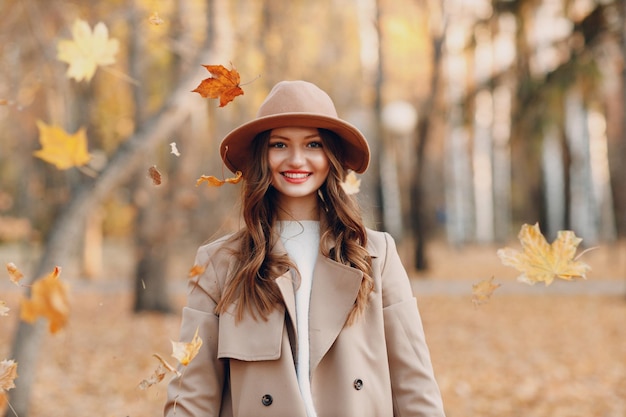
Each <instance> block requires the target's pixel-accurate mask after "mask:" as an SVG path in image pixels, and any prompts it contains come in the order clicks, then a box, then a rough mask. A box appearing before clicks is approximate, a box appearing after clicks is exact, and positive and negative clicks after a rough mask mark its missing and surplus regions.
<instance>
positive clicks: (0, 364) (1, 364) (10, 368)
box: [0, 359, 17, 393]
mask: <svg viewBox="0 0 626 417" xmlns="http://www.w3.org/2000/svg"><path fill="white" fill-rule="evenodd" d="M15 378H17V363H15V361H13V360H12V359H11V360H7V359H5V360H3V361H0V393H4V392H6V391H8V390H10V389H11V388H15V384H14V383H13V381H14V380H15Z"/></svg>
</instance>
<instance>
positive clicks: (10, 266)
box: [7, 262, 24, 286]
mask: <svg viewBox="0 0 626 417" xmlns="http://www.w3.org/2000/svg"><path fill="white" fill-rule="evenodd" d="M7 271H8V272H9V279H10V280H11V282H13V283H14V284H15V285H18V286H19V285H20V281H21V279H22V278H24V274H22V272H21V271H20V270H19V269H17V266H15V264H14V263H13V262H9V263H7Z"/></svg>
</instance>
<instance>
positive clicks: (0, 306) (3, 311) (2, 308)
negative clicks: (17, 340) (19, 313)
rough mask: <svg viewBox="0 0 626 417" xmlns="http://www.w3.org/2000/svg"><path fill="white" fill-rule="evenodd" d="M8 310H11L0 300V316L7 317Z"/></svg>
mask: <svg viewBox="0 0 626 417" xmlns="http://www.w3.org/2000/svg"><path fill="white" fill-rule="evenodd" d="M9 310H11V309H10V308H9V307H7V303H6V302H5V301H2V300H0V316H8V315H9Z"/></svg>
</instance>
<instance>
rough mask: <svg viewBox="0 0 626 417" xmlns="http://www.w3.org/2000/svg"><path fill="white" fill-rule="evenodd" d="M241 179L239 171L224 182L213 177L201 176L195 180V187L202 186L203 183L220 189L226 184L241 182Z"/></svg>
mask: <svg viewBox="0 0 626 417" xmlns="http://www.w3.org/2000/svg"><path fill="white" fill-rule="evenodd" d="M241 178H242V174H241V171H237V172H236V173H235V176H234V177H231V178H226V179H224V180H220V179H219V178H217V177H214V176H213V175H202V176H200V178H198V179H197V180H196V187H197V186H198V185H200V184H202V183H203V182H206V183H207V185H209V186H214V187H221V186H222V185H224V184H226V183H229V184H237V183H238V182H239V181H241Z"/></svg>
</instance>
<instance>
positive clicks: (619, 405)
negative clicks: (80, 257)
mask: <svg viewBox="0 0 626 417" xmlns="http://www.w3.org/2000/svg"><path fill="white" fill-rule="evenodd" d="M435 249H436V248H435ZM589 255H591V254H589ZM585 256H587V255H585ZM594 256H595V258H594V257H591V256H590V257H589V259H587V261H588V262H589V263H590V264H592V266H593V267H594V270H592V273H590V274H589V279H588V280H587V281H579V282H575V283H564V285H560V286H559V285H556V286H554V287H549V288H548V289H546V288H545V287H543V286H539V285H537V286H535V287H532V291H528V288H530V287H528V286H526V285H525V284H521V283H517V282H515V276H516V271H514V270H512V269H510V268H501V267H500V266H499V265H498V262H497V260H495V262H494V261H493V260H494V258H495V255H494V252H493V251H492V250H491V249H489V250H484V249H471V250H464V251H462V252H451V251H449V250H440V251H437V252H434V253H431V254H430V256H429V259H431V262H433V264H432V265H431V266H432V269H431V271H430V272H429V275H430V274H432V276H435V277H436V278H429V279H424V278H416V280H415V283H416V286H415V288H416V292H418V302H419V304H420V310H421V313H422V318H423V321H424V327H425V331H426V334H427V339H428V343H429V346H430V349H431V355H432V359H433V363H434V366H435V371H436V374H437V379H438V381H439V384H440V387H441V389H442V392H443V396H444V402H445V406H446V410H447V415H448V417H473V416H476V417H491V416H493V417H496V416H497V417H502V416H507V417H517V416H519V417H578V416H580V417H590V416H598V417H624V416H626V292H625V291H624V285H622V284H623V282H624V278H623V277H625V276H626V274H625V273H624V272H625V270H624V257H625V256H626V255H625V252H624V251H623V248H621V249H620V251H619V252H615V253H608V254H607V253H606V252H599V253H597V254H596V255H594ZM608 261H611V262H608ZM605 264H606V266H605ZM454 265H456V269H455V268H454ZM594 271H595V274H594ZM490 275H495V277H496V279H495V281H496V282H500V283H502V284H503V285H502V287H501V288H499V289H498V290H496V291H495V293H494V294H493V296H492V297H491V299H490V301H489V303H487V304H485V305H481V306H479V307H474V306H473V304H472V302H471V284H472V283H474V282H475V281H477V280H478V279H484V278H488V277H489V276H490ZM620 276H621V278H620ZM607 283H608V284H610V285H609V286H603V285H600V284H607ZM0 288H1V291H0V294H2V298H3V299H5V298H6V301H7V303H8V305H9V307H11V308H12V310H11V312H10V314H11V313H12V314H11V315H10V316H9V317H0V334H1V335H2V336H1V338H0V359H3V358H7V359H9V358H8V355H9V352H10V346H9V344H10V339H11V335H12V332H13V329H14V326H15V320H14V319H15V313H16V311H17V298H18V296H19V291H18V290H17V289H16V288H15V289H13V288H14V287H13V288H12V287H11V286H10V285H6V284H4V283H3V284H2V285H0ZM72 288H73V290H72V292H71V294H72V310H73V311H72V313H71V316H70V322H69V324H68V327H67V329H65V330H63V331H61V332H59V333H58V334H56V335H54V336H51V335H47V336H46V338H45V341H44V345H43V348H42V350H41V357H40V361H39V363H38V373H37V382H36V385H35V387H34V389H33V406H32V413H31V417H57V416H58V417H61V416H63V417H66V416H68V415H72V416H94V417H95V416H101V417H124V416H128V417H145V416H158V415H160V413H161V409H162V404H163V401H164V399H165V387H166V384H165V381H163V382H161V383H160V384H159V385H156V386H153V387H151V388H149V389H148V390H146V391H142V390H139V389H138V388H137V385H138V384H139V382H140V381H141V380H142V379H144V378H146V377H148V376H149V375H150V374H151V373H152V371H153V370H154V369H155V367H156V365H157V361H156V359H154V358H153V357H152V354H153V353H159V354H161V355H162V356H163V357H166V358H168V357H169V354H170V352H171V344H170V339H174V340H176V339H177V333H178V324H179V316H178V315H171V316H161V315H156V314H139V315H133V314H131V313H130V311H131V305H132V295H131V294H130V292H129V291H128V290H127V288H129V286H128V285H125V284H124V283H123V282H108V281H103V280H100V281H96V282H94V283H73V284H72ZM176 288H178V289H179V288H181V287H180V285H179V286H177V287H176ZM571 288H575V291H569V289H571ZM598 288H600V289H601V290H598ZM607 288H608V289H609V290H607ZM610 288H613V289H616V290H615V291H613V292H614V293H613V294H611V290H610ZM182 302H183V296H182V295H180V294H179V295H177V297H176V299H175V303H176V306H177V308H178V307H179V306H180V305H181V304H182ZM18 373H19V368H18ZM166 378H167V377H166ZM15 382H16V384H19V382H20V380H19V378H18V379H17V380H16V381H15Z"/></svg>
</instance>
